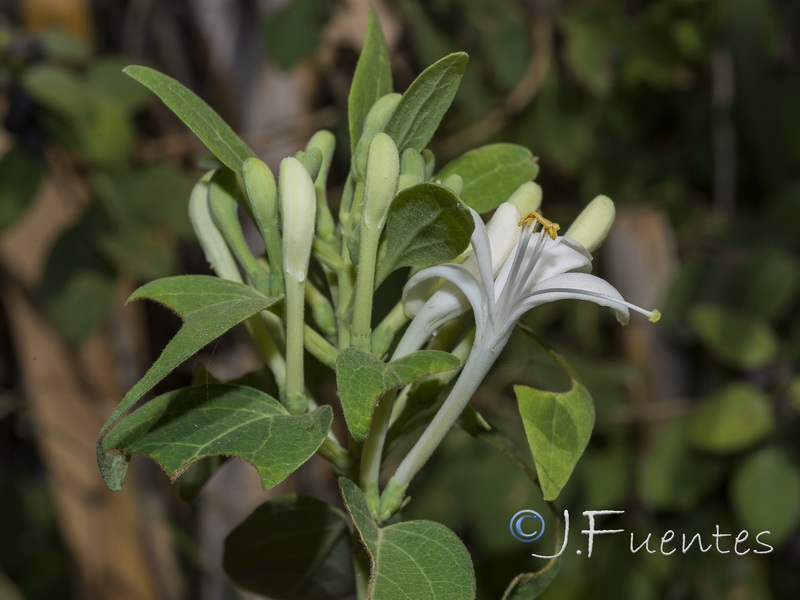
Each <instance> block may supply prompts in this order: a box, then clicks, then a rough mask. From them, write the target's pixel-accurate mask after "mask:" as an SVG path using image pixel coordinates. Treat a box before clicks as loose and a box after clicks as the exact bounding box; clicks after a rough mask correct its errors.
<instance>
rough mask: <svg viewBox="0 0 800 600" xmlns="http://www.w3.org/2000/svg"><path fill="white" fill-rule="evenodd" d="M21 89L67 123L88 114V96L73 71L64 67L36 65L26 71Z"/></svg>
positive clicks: (89, 101)
mask: <svg viewBox="0 0 800 600" xmlns="http://www.w3.org/2000/svg"><path fill="white" fill-rule="evenodd" d="M22 88H23V89H24V90H25V92H26V93H27V94H28V95H29V96H30V97H31V98H33V99H34V100H36V101H37V102H38V103H39V104H41V105H42V106H44V107H46V108H48V109H49V110H52V111H53V112H55V113H57V114H58V115H60V116H62V117H64V118H66V119H67V120H70V121H73V120H81V119H85V118H88V117H89V116H90V115H91V110H92V104H91V94H89V93H88V91H87V89H86V87H85V86H84V85H83V82H82V81H81V80H80V79H79V78H78V77H77V76H76V75H75V74H74V73H72V71H69V70H67V69H65V68H63V67H58V66H55V65H36V66H33V67H31V68H30V69H27V70H26V71H25V74H24V76H23V78H22Z"/></svg>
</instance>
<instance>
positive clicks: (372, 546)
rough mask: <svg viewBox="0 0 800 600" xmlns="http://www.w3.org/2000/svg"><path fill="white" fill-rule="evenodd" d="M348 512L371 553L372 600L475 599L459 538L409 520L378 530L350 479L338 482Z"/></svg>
mask: <svg viewBox="0 0 800 600" xmlns="http://www.w3.org/2000/svg"><path fill="white" fill-rule="evenodd" d="M339 484H340V485H341V488H342V495H343V496H344V500H345V504H346V506H347V511H348V512H349V513H350V517H351V518H352V519H353V522H354V523H355V526H356V528H357V530H358V534H359V536H360V538H361V543H362V544H363V545H364V547H365V548H366V549H367V552H368V553H369V555H370V562H371V574H370V582H369V593H368V595H369V597H370V598H376V599H377V598H385V599H386V600H394V599H398V600H399V599H401V598H415V599H419V600H448V599H453V600H472V599H473V598H474V597H475V575H474V573H473V570H472V561H471V560H470V557H469V553H468V552H467V549H466V548H465V547H464V545H463V544H462V543H461V540H459V539H458V537H457V536H456V535H455V534H454V533H453V532H452V531H450V530H449V529H447V528H446V527H445V526H444V525H441V524H439V523H434V522H433V521H406V522H403V523H397V524H395V525H389V526H388V527H383V528H379V527H378V526H377V524H376V523H375V522H374V521H373V520H372V516H371V515H370V511H369V508H368V507H367V502H366V499H365V498H364V495H363V493H362V492H361V490H360V489H359V488H358V487H357V486H356V485H355V484H354V483H353V482H352V481H350V480H348V479H344V478H343V479H340V480H339Z"/></svg>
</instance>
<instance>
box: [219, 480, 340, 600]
mask: <svg viewBox="0 0 800 600" xmlns="http://www.w3.org/2000/svg"><path fill="white" fill-rule="evenodd" d="M352 552H353V551H352V547H351V542H350V532H349V520H348V518H347V516H346V515H345V514H344V513H342V512H341V511H340V510H337V509H335V508H334V507H332V506H331V505H330V504H326V503H325V502H322V501H320V500H317V499H316V498H312V497H309V496H298V495H294V494H292V495H289V496H279V497H278V498H274V499H272V500H268V501H267V502H264V503H263V504H262V505H261V506H259V507H258V508H257V509H256V510H255V511H253V514H251V515H250V516H249V517H247V519H245V520H244V521H243V522H242V523H240V524H239V525H238V526H237V527H236V529H234V530H233V531H231V533H230V534H229V535H228V537H227V538H226V539H225V556H224V562H223V565H224V567H225V572H226V573H227V574H228V576H229V577H230V578H231V579H233V580H234V581H235V582H236V583H237V585H239V586H241V587H242V588H244V589H246V590H249V591H251V592H255V593H257V594H262V595H264V596H267V597H269V598H275V599H276V600H329V599H330V600H333V599H336V598H341V597H342V596H347V595H349V594H352V593H353V592H354V591H355V582H354V579H353V571H352Z"/></svg>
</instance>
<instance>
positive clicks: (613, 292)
mask: <svg viewBox="0 0 800 600" xmlns="http://www.w3.org/2000/svg"><path fill="white" fill-rule="evenodd" d="M567 299H572V300H588V301H590V302H594V303H595V304H599V305H600V306H606V307H608V308H610V309H612V310H613V311H614V313H615V315H616V317H617V320H618V321H619V322H620V323H622V324H623V325H626V324H627V323H628V320H629V318H630V312H629V310H628V309H630V308H632V309H634V310H636V311H638V312H641V313H643V314H646V315H648V316H649V315H650V314H652V313H650V312H649V311H646V310H644V309H642V308H640V307H638V306H635V305H633V304H631V303H630V302H626V301H625V299H624V298H623V297H622V295H621V294H620V293H619V291H617V289H616V288H615V287H614V286H613V285H611V284H610V283H608V282H607V281H605V280H604V279H601V278H599V277H595V276H594V275H589V274H587V273H564V274H561V275H556V276H555V277H551V278H550V279H548V280H547V281H543V282H541V283H540V284H538V285H536V286H535V287H534V289H532V290H530V291H529V292H528V293H527V294H525V296H523V297H522V298H521V299H520V301H519V302H518V304H517V305H516V306H515V308H514V310H513V312H511V313H510V314H509V315H508V317H507V318H504V319H503V325H504V328H503V331H502V332H501V335H503V334H504V333H506V331H507V329H506V328H511V327H513V326H514V324H515V323H516V322H517V319H519V318H520V317H522V315H524V314H525V313H526V312H528V311H529V310H531V309H532V308H534V307H536V306H539V305H540V304H545V303H547V302H555V301H556V300H567Z"/></svg>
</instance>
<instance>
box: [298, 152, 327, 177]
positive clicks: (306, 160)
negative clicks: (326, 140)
mask: <svg viewBox="0 0 800 600" xmlns="http://www.w3.org/2000/svg"><path fill="white" fill-rule="evenodd" d="M294 157H295V158H296V159H297V160H299V161H300V162H301V163H303V166H304V167H305V168H306V171H308V175H309V176H310V177H311V180H312V181H314V180H315V179H316V178H317V175H319V170H320V168H321V167H322V151H321V150H320V149H319V148H307V149H306V150H298V151H297V152H296V153H295V155H294Z"/></svg>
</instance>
